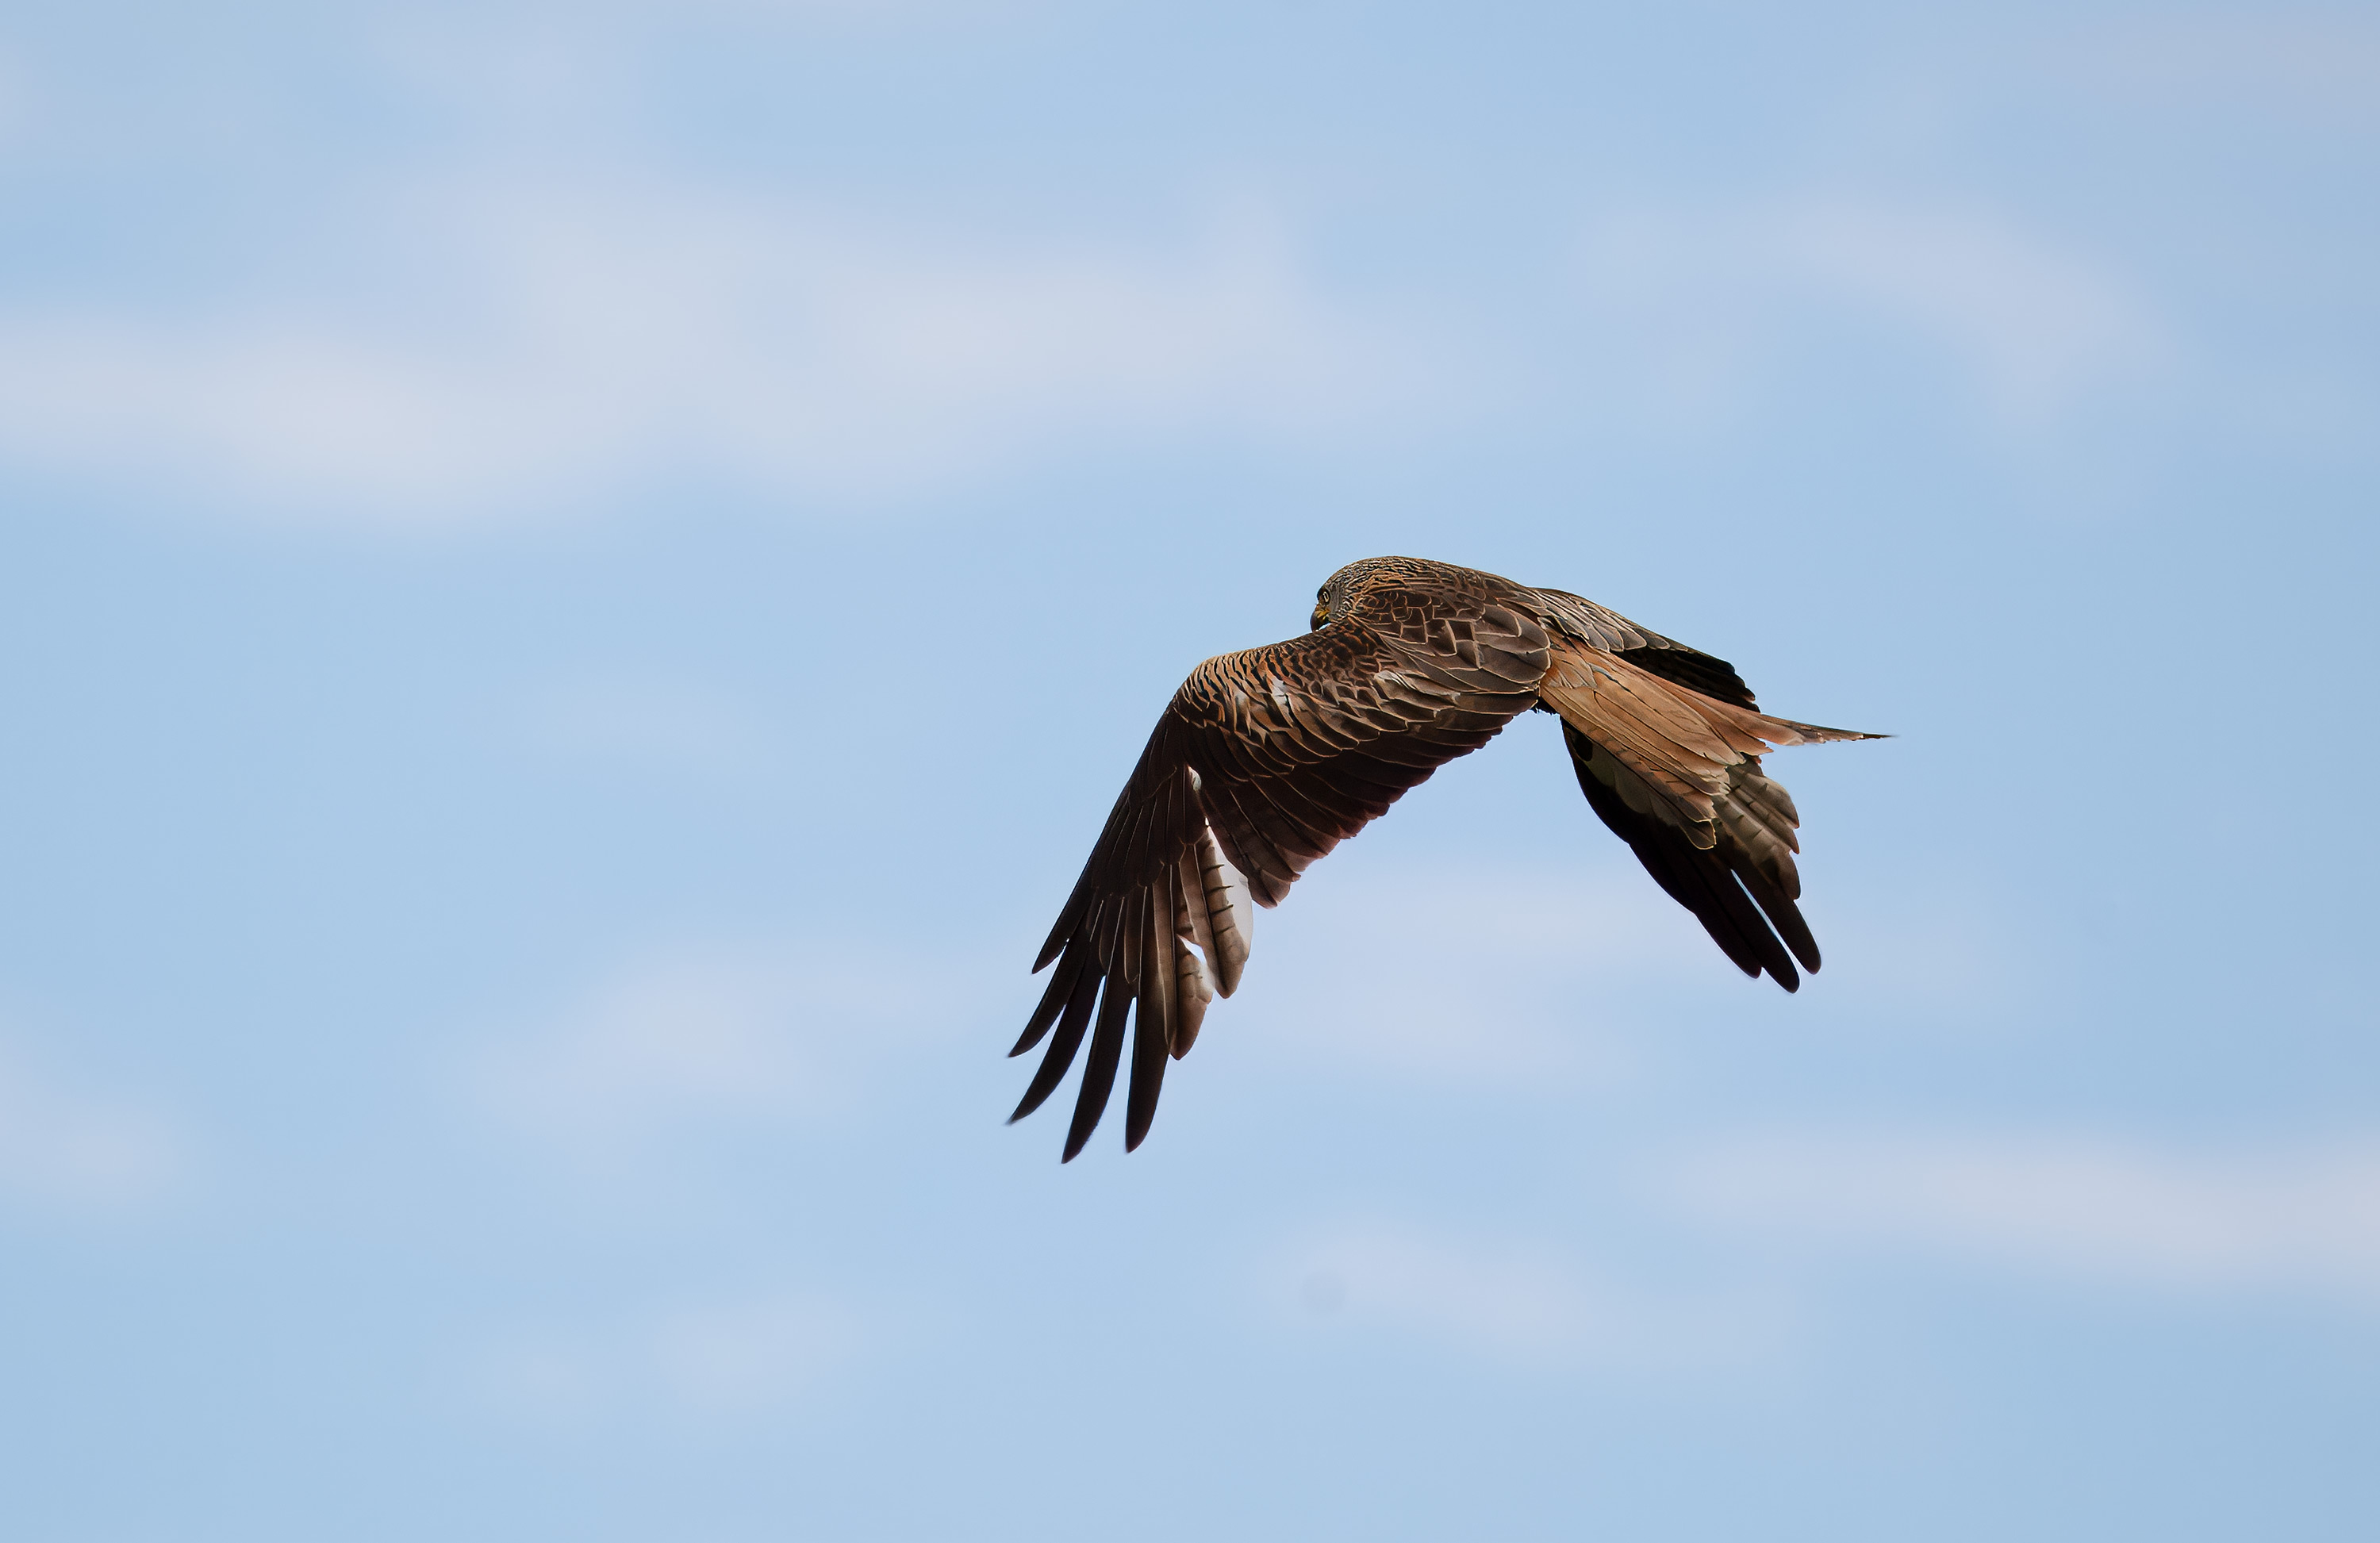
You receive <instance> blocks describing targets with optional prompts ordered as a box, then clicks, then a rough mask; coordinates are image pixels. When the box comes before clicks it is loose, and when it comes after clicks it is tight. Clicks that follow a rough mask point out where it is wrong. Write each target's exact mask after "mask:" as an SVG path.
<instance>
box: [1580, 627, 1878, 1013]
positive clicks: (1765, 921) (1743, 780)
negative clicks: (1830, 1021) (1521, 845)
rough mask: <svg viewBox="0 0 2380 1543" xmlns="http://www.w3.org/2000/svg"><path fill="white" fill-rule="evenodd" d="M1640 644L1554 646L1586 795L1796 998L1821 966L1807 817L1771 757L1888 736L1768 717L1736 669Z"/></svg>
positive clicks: (1751, 966)
mask: <svg viewBox="0 0 2380 1543" xmlns="http://www.w3.org/2000/svg"><path fill="white" fill-rule="evenodd" d="M1559 598H1560V599H1563V600H1574V599H1575V598H1576V597H1574V596H1561V597H1559ZM1580 603H1581V604H1585V603H1588V602H1585V601H1581V602H1580ZM1596 609H1597V610H1600V609H1601V608H1600V607H1597V608H1596ZM1605 614H1606V615H1609V613H1605ZM1623 625H1625V624H1623ZM1564 630H1565V632H1566V633H1567V629H1564ZM1636 631H1637V633H1638V635H1639V636H1640V637H1641V638H1645V639H1646V641H1643V642H1636V643H1634V644H1633V646H1626V647H1623V648H1622V649H1621V650H1618V651H1613V652H1605V651H1603V649H1601V648H1598V647H1595V646H1592V645H1590V644H1588V643H1586V642H1585V641H1583V640H1581V639H1579V638H1576V637H1574V636H1570V635H1565V636H1563V637H1561V638H1558V639H1557V640H1556V642H1555V645H1554V650H1553V660H1552V662H1551V664H1550V665H1549V666H1548V669H1547V671H1546V675H1545V679H1544V681H1543V682H1542V683H1540V685H1539V686H1538V691H1539V694H1540V695H1541V696H1543V698H1544V699H1545V700H1546V703H1547V705H1548V706H1549V707H1551V708H1552V709H1553V710H1554V711H1557V712H1559V713H1560V714H1561V718H1562V738H1563V740H1564V742H1565V743H1567V744H1568V745H1569V747H1570V753H1571V764H1572V768H1573V770H1574V771H1575V772H1577V773H1578V785H1579V787H1580V788H1581V789H1582V790H1583V791H1584V792H1585V794H1586V801H1587V803H1588V804H1589V805H1590V806H1591V807H1592V808H1594V810H1595V812H1596V814H1597V815H1598V816H1599V817H1601V819H1602V820H1603V822H1604V823H1605V824H1606V825H1609V827H1610V828H1611V830H1612V832H1613V833H1614V834H1615V835H1617V836H1619V837H1620V839H1621V840H1622V841H1624V842H1626V843H1627V844H1629V847H1630V848H1631V849H1632V850H1633V851H1634V852H1635V854H1636V857H1637V860H1638V861H1639V862H1642V863H1643V864H1644V865H1645V871H1646V872H1648V873H1650V874H1651V875H1652V876H1653V878H1654V880H1655V881H1656V882H1658V884H1659V885H1660V886H1661V888H1662V889H1664V890H1666V891H1668V892H1669V893H1670V898H1671V899H1673V900H1675V901H1677V903H1678V904H1679V905H1683V906H1684V907H1685V908H1686V909H1687V910H1689V911H1691V912H1693V913H1694V919H1695V920H1697V921H1699V922H1701V923H1702V924H1703V929H1704V930H1706V931H1707V932H1708V933H1710V935H1711V939H1712V941H1713V942H1717V943H1718V946H1719V948H1720V949H1721V950H1722V951H1723V952H1724V953H1725V954H1727V956H1728V957H1729V958H1730V960H1733V961H1734V963H1735V966H1736V967H1737V968H1739V969H1741V970H1743V973H1744V974H1746V975H1750V976H1757V975H1759V974H1760V973H1761V972H1762V971H1763V970H1767V972H1768V974H1769V975H1770V977H1772V978H1774V979H1775V980H1776V982H1777V984H1779V986H1782V987H1784V988H1785V989H1786V990H1789V991H1791V990H1798V989H1799V988H1800V986H1801V977H1800V976H1799V975H1797V974H1796V973H1795V972H1794V968H1793V961H1794V960H1796V959H1799V960H1800V961H1801V962H1802V967H1803V969H1807V970H1812V971H1815V970H1816V969H1817V967H1818V944H1817V941H1816V940H1815V938H1813V937H1812V936H1811V935H1810V929H1809V925H1808V924H1807V923H1806V922H1804V921H1803V919H1802V911H1801V907H1800V906H1799V905H1796V904H1794V903H1795V902H1796V901H1797V900H1799V899H1800V898H1801V895H1802V878H1801V874H1800V873H1799V872H1798V871H1796V869H1794V866H1793V855H1794V854H1795V853H1796V852H1799V851H1800V850H1801V844H1800V843H1799V842H1798V841H1796V840H1795V839H1794V834H1793V832H1794V831H1795V829H1796V828H1797V827H1798V826H1799V825H1800V823H1801V817H1800V815H1799V814H1798V813H1797V812H1796V811H1795V809H1794V808H1793V800H1792V797H1791V796H1790V795H1788V794H1787V793H1786V791H1785V789H1784V788H1783V787H1781V786H1779V784H1776V783H1775V782H1772V781H1770V780H1769V778H1768V777H1767V775H1765V774H1764V773H1763V772H1762V771H1761V769H1760V758H1761V756H1762V755H1764V754H1766V753H1767V751H1768V750H1770V749H1771V748H1773V747H1777V746H1780V745H1813V744H1819V743H1823V742H1825V741H1828V740H1838V739H1873V738H1876V737H1878V736H1877V735H1866V734H1859V733H1855V732H1853V731H1852V730H1849V729H1828V728H1820V727H1818V726H1817V725H1815V724H1814V723H1793V722H1791V720H1789V719H1784V718H1772V717H1769V716H1768V715H1767V714H1766V713H1763V712H1761V711H1758V709H1757V708H1756V706H1755V703H1754V701H1753V697H1752V693H1751V691H1750V690H1749V689H1748V688H1746V687H1745V686H1744V684H1743V679H1742V678H1741V677H1740V676H1738V675H1737V674H1736V673H1735V670H1734V667H1733V666H1731V665H1730V664H1729V663H1728V662H1726V661H1725V660H1723V659H1716V658H1713V657H1712V656H1710V655H1709V654H1705V653H1698V652H1696V651H1695V650H1692V649H1688V648H1685V647H1684V646H1682V645H1681V644H1676V643H1672V642H1670V640H1669V639H1668V638H1656V637H1655V635H1653V634H1649V633H1643V632H1642V630H1641V629H1636ZM1780 940H1781V941H1780ZM1789 950H1790V954H1789Z"/></svg>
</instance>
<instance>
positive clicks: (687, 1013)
mask: <svg viewBox="0 0 2380 1543" xmlns="http://www.w3.org/2000/svg"><path fill="white" fill-rule="evenodd" d="M947 990H948V987H947V986H945V985H943V984H941V983H940V982H938V981H936V980H932V979H927V978H922V977H921V976H920V973H919V972H918V970H917V967H916V963H915V961H914V960H910V959H906V958H901V957H894V956H889V955H886V954H883V953H882V951H880V950H878V949H873V948H870V947H867V946H864V945H852V946H840V947H838V946H832V945H827V944H801V945H788V946H783V947H730V946H712V947H696V948H685V949H679V950H674V951H664V952H660V953H656V954H651V955H650V956H647V957H645V958H643V959H641V960H638V961H636V962H634V963H631V964H629V965H627V966H625V967H623V968H622V969H621V970H619V971H618V973H616V974H615V975H613V977H611V978H609V979H607V980H605V981H603V982H602V983H601V984H600V985H599V986H597V987H596V988H595V989H594V990H592V991H590V992H589V994H588V995H587V997H586V998H585V1000H584V1001H582V1002H581V1003H580V1004H579V1005H578V1006H577V1008H576V1009H575V1010H573V1011H571V1012H569V1013H567V1014H564V1015H563V1017H562V1019H561V1021H560V1022H559V1023H557V1024H555V1025H554V1026H553V1027H550V1028H548V1029H546V1030H544V1031H543V1032H541V1033H539V1034H536V1035H532V1036H528V1037H525V1038H521V1039H514V1040H512V1041H510V1042H509V1043H506V1044H504V1045H503V1046H501V1047H500V1048H498V1049H496V1050H493V1051H489V1052H486V1053H484V1054H483V1055H481V1056H480V1058H479V1059H478V1060H477V1061H476V1063H474V1065H473V1067H472V1075H471V1085H472V1087H473V1090H474V1092H475V1093H476V1095H477V1097H478V1100H479V1101H480V1104H481V1106H482V1107H483V1108H485V1109H487V1110H488V1111H489V1112H492V1113H493V1114H494V1115H495V1116H496V1117H497V1118H498V1119H499V1120H501V1121H502V1122H503V1123H504V1124H510V1125H513V1126H514V1127H516V1128H517V1129H520V1130H522V1131H524V1132H527V1133H528V1134H530V1135H532V1136H537V1137H539V1138H540V1139H542V1140H545V1141H547V1142H549V1143H552V1144H553V1145H555V1146H556V1147H558V1148H562V1149H565V1150H567V1151H570V1152H574V1153H577V1154H579V1155H581V1156H586V1157H592V1158H606V1157H614V1156H621V1155H633V1154H636V1153H638V1152H641V1151H644V1150H645V1149H647V1148H649V1147H650V1145H651V1144H652V1143H654V1142H656V1141H659V1140H662V1139H666V1138H668V1137H670V1136H674V1135H681V1134H686V1133H688V1132H692V1131H698V1130H721V1129H729V1128H744V1127H749V1126H752V1125H756V1124H757V1125H763V1126H766V1125H775V1124H785V1123H787V1122H801V1121H807V1120H817V1119H820V1118H823V1117H829V1116H832V1114H833V1113H835V1112H837V1111H839V1110H841V1109H843V1108H844V1107H845V1106H846V1105H847V1104H848V1103H849V1101H850V1100H852V1098H853V1097H854V1096H855V1095H856V1092H857V1091H858V1088H859V1087H860V1084H861V1078H862V1075H863V1073H864V1069H865V1067H866V1066H867V1065H868V1063H869V1061H870V1060H871V1059H872V1058H874V1057H876V1056H879V1055H881V1054H883V1053H885V1052H887V1051H892V1050H895V1049H896V1048H897V1047H899V1046H900V1045H902V1044H905V1043H911V1042H914V1039H913V1037H914V1034H915V1032H916V1030H917V1027H919V1025H920V1023H921V1022H922V1020H923V1019H924V1018H925V1016H926V1014H927V1012H928V1010H929V1008H930V1007H931V1006H932V1005H933V1004H934V1003H935V1002H938V1001H940V1000H941V993H944V992H946V991H947Z"/></svg>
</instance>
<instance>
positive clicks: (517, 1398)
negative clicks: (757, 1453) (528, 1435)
mask: <svg viewBox="0 0 2380 1543" xmlns="http://www.w3.org/2000/svg"><path fill="white" fill-rule="evenodd" d="M872 1337H873V1336H872V1333H871V1329H870V1326H869V1325H868V1323H867V1322H866V1321H864V1320H863V1318H862V1316H861V1315H860V1314H859V1313H858V1312H856V1311H855V1310H854V1309H853V1308H852V1307H851V1306H848V1305H847V1304H845V1303H844V1302H842V1301H840V1300H837V1299H835V1298H833V1297H830V1296H824V1295H820V1294H816V1293H812V1292H782V1293H773V1294H761V1295H756V1296H746V1297H736V1298H728V1299H719V1300H707V1301H701V1302H694V1303H686V1304H679V1305H676V1306H670V1307H667V1308H664V1309H662V1310H660V1311H655V1312H649V1313H643V1314H623V1315H613V1316H612V1317H609V1318H598V1319H589V1320H585V1321H579V1322H574V1323H569V1324H562V1325H550V1326H546V1327H542V1328H536V1329H526V1330H518V1331H516V1332H515V1333H513V1334H511V1335H509V1336H507V1337H504V1338H503V1339H502V1340H500V1341H499V1342H498V1343H495V1344H494V1345H492V1347H490V1348H488V1349H486V1350H484V1351H482V1352H481V1353H480V1354H479V1355H477V1356H475V1357H473V1358H472V1364H471V1367H470V1370H469V1373H468V1382H469V1385H470V1388H471V1391H473V1392H474V1393H475V1394H476V1398H477V1402H479V1403H480V1404H481V1406H482V1407H483V1408H485V1409H487V1410H488V1411H489V1412H491V1413H492V1414H494V1415H498V1416H499V1417H501V1418H503V1419H504V1420H506V1421H508V1422H511V1423H516V1424H519V1425H523V1426H527V1427H530V1428H539V1429H547V1430H565V1431H566V1430H572V1429H578V1428H587V1427H590V1426H597V1425H601V1424H606V1423H609V1422H613V1421H618V1420H627V1421H632V1422H635V1421H646V1420H651V1419H655V1418H659V1419H662V1420H682V1419H692V1420H697V1421H701V1422H704V1423H711V1422H717V1421H733V1420H737V1419H748V1418H755V1417H759V1416H763V1415H770V1414H772V1413H775V1412H777V1411H779V1410H781V1409H783V1408H785V1407H786V1406H788V1405H790V1404H795V1403H799V1402H800V1401H801V1400H802V1399H803V1398H805V1397H807V1396H809V1395H812V1394H814V1393H815V1392H816V1391H818V1390H819V1389H820V1387H821V1385H823V1384H824V1383H825V1382H826V1381H827V1380H828V1379H831V1378H832V1376H833V1375H834V1374H835V1373H836V1372H838V1371H840V1370H841V1369H843V1368H844V1367H846V1366H848V1365H849V1364H850V1363H851V1362H852V1361H854V1360H856V1358H858V1357H859V1356H861V1355H864V1354H865V1353H866V1351H867V1349H868V1345H869V1343H870V1342H871V1338H872Z"/></svg>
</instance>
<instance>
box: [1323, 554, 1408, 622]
mask: <svg viewBox="0 0 2380 1543" xmlns="http://www.w3.org/2000/svg"><path fill="white" fill-rule="evenodd" d="M1403 560H1404V559H1403V558H1397V557H1366V558H1365V559H1364V560H1363V561H1362V562H1360V563H1350V564H1348V565H1346V566H1345V567H1343V568H1341V569H1340V570H1339V571H1338V572H1337V573H1334V574H1332V575H1331V576H1330V577H1329V578H1327V579H1324V580H1323V581H1322V588H1320V589H1317V590H1315V591H1314V615H1313V618H1312V620H1311V621H1310V622H1309V623H1308V624H1307V626H1306V630H1307V631H1309V632H1319V631H1321V630H1322V629H1323V628H1324V627H1326V626H1330V624H1331V623H1332V622H1335V621H1337V620H1339V619H1340V618H1341V617H1342V616H1344V615H1346V614H1347V613H1348V612H1350V611H1353V610H1354V609H1355V601H1356V599H1357V597H1358V596H1359V595H1361V593H1362V592H1363V589H1364V581H1365V580H1366V578H1369V577H1372V575H1373V573H1374V572H1376V571H1377V570H1378V569H1381V568H1385V567H1390V566H1392V565H1395V564H1397V563H1400V562H1403Z"/></svg>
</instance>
